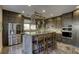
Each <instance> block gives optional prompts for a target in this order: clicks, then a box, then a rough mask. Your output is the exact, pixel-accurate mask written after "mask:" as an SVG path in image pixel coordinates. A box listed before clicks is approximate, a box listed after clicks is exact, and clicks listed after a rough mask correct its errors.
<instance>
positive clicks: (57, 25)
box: [56, 17, 62, 29]
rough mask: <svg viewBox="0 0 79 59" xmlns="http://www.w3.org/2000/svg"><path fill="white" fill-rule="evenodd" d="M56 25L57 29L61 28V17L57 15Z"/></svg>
mask: <svg viewBox="0 0 79 59" xmlns="http://www.w3.org/2000/svg"><path fill="white" fill-rule="evenodd" d="M56 27H57V29H61V28H62V19H61V17H57V19H56Z"/></svg>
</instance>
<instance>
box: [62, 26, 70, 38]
mask: <svg viewBox="0 0 79 59" xmlns="http://www.w3.org/2000/svg"><path fill="white" fill-rule="evenodd" d="M62 38H63V39H72V25H68V26H64V27H63V28H62Z"/></svg>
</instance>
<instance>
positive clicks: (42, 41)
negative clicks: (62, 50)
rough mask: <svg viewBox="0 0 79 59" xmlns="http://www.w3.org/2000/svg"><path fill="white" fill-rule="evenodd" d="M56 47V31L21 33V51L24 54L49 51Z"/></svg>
mask: <svg viewBox="0 0 79 59" xmlns="http://www.w3.org/2000/svg"><path fill="white" fill-rule="evenodd" d="M55 48H56V32H42V33H38V32H28V33H25V34H24V35H23V52H24V53H26V54H40V53H42V54H43V53H49V50H50V51H52V50H53V49H55Z"/></svg>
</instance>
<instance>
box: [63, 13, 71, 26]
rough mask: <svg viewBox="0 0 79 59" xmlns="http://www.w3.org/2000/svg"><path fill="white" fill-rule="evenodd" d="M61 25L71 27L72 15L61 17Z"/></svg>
mask: <svg viewBox="0 0 79 59" xmlns="http://www.w3.org/2000/svg"><path fill="white" fill-rule="evenodd" d="M62 25H63V26H68V25H72V13H67V14H64V15H62Z"/></svg>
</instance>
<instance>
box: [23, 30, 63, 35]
mask: <svg viewBox="0 0 79 59" xmlns="http://www.w3.org/2000/svg"><path fill="white" fill-rule="evenodd" d="M53 32H55V33H57V34H61V33H62V32H61V31H42V32H39V31H34V32H25V33H24V34H25V35H31V36H34V35H40V34H47V33H53Z"/></svg>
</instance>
